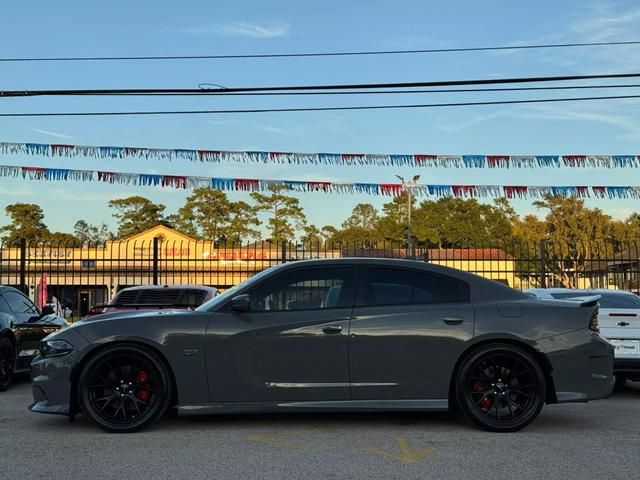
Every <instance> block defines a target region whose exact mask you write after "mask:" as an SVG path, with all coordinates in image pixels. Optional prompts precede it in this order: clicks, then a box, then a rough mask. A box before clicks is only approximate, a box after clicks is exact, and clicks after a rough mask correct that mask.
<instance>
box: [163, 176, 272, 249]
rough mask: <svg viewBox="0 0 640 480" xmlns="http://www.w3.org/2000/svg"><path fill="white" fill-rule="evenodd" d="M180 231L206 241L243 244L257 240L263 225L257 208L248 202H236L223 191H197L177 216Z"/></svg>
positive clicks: (204, 189)
mask: <svg viewBox="0 0 640 480" xmlns="http://www.w3.org/2000/svg"><path fill="white" fill-rule="evenodd" d="M175 224H176V228H178V230H180V231H182V232H183V233H185V234H187V235H189V236H192V237H194V238H198V239H202V240H213V241H215V242H221V241H228V242H241V241H242V240H245V239H247V238H257V237H259V235H260V233H259V232H258V231H257V230H256V229H254V228H252V227H254V226H258V225H260V221H259V220H258V217H257V216H256V212H255V209H254V208H253V207H252V206H251V205H249V204H248V203H246V202H242V201H239V202H232V201H230V200H229V198H228V197H227V195H226V194H225V193H224V192H223V191H222V190H217V189H211V188H207V187H198V188H196V189H195V190H194V191H193V193H192V194H191V195H189V197H187V201H186V202H185V204H184V205H183V206H182V207H181V208H180V210H178V214H177V215H175Z"/></svg>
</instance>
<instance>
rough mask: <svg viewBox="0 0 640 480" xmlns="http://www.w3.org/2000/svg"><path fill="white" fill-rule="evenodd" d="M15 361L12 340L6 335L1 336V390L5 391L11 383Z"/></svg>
mask: <svg viewBox="0 0 640 480" xmlns="http://www.w3.org/2000/svg"><path fill="white" fill-rule="evenodd" d="M15 361H16V357H15V352H14V350H13V344H12V343H11V340H9V339H8V338H6V337H3V338H0V392H4V391H5V390H6V389H7V388H9V385H11V378H12V377H13V366H14V363H15Z"/></svg>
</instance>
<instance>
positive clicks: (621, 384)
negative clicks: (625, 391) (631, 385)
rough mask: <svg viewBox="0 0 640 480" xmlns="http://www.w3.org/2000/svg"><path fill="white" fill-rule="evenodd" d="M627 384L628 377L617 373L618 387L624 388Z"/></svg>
mask: <svg viewBox="0 0 640 480" xmlns="http://www.w3.org/2000/svg"><path fill="white" fill-rule="evenodd" d="M626 384H627V377H620V376H618V375H616V388H623V387H624V386H625V385H626Z"/></svg>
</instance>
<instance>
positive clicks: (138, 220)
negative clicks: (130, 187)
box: [109, 195, 170, 238]
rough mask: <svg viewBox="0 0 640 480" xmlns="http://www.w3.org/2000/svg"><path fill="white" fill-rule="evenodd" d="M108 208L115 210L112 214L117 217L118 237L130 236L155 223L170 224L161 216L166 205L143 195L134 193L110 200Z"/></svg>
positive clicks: (151, 226)
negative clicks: (154, 201)
mask: <svg viewBox="0 0 640 480" xmlns="http://www.w3.org/2000/svg"><path fill="white" fill-rule="evenodd" d="M109 208H113V209H114V210H115V213H113V216H114V217H115V218H117V219H118V237H119V238H126V237H130V236H132V235H135V234H136V233H140V232H142V231H144V230H147V229H149V228H153V227H155V226H157V225H167V226H170V222H168V221H167V219H165V217H164V216H163V212H164V210H165V208H166V207H165V206H164V205H162V204H161V203H153V202H152V201H151V200H149V199H148V198H145V197H141V196H138V195H134V196H131V197H127V198H118V199H115V200H111V201H110V202H109Z"/></svg>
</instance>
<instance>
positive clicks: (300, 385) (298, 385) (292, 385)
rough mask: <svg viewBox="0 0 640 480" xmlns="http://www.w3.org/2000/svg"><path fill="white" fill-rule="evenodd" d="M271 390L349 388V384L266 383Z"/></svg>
mask: <svg viewBox="0 0 640 480" xmlns="http://www.w3.org/2000/svg"><path fill="white" fill-rule="evenodd" d="M265 385H266V386H267V387H269V388H323V387H327V388H332V387H336V388H337V387H348V386H349V382H337V383H287V382H265Z"/></svg>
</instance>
